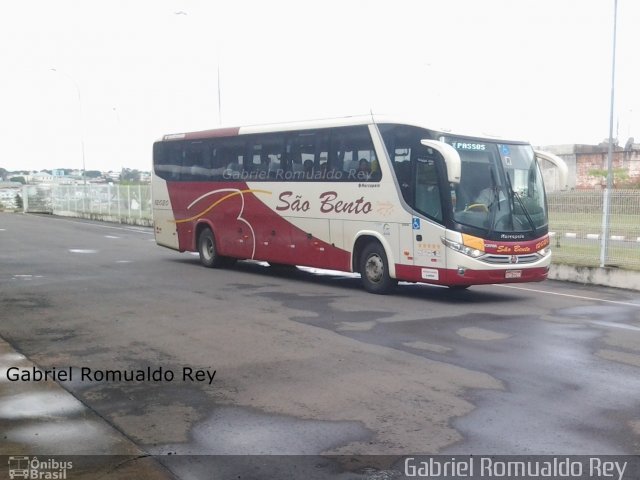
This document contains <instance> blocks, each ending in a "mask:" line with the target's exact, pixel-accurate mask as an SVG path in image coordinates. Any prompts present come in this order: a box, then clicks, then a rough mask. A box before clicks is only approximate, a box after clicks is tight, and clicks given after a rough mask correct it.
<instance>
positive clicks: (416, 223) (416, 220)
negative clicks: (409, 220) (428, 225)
mask: <svg viewBox="0 0 640 480" xmlns="http://www.w3.org/2000/svg"><path fill="white" fill-rule="evenodd" d="M413 229H414V230H420V219H419V218H415V217H414V219H413Z"/></svg>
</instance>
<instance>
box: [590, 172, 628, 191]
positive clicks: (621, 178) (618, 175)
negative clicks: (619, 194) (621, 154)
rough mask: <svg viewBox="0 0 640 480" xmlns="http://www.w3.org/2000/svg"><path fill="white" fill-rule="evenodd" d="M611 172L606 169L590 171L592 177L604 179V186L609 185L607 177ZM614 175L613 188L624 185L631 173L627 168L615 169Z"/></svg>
mask: <svg viewBox="0 0 640 480" xmlns="http://www.w3.org/2000/svg"><path fill="white" fill-rule="evenodd" d="M608 174H609V171H608V170H607V169H606V168H594V169H593V170H589V176H590V177H600V178H601V179H602V182H603V184H606V183H607V175H608ZM611 174H612V175H613V186H614V187H615V186H616V185H618V184H621V183H624V182H626V181H627V180H629V171H628V170H627V169H626V168H614V169H613V170H612V171H611Z"/></svg>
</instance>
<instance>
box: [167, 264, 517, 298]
mask: <svg viewBox="0 0 640 480" xmlns="http://www.w3.org/2000/svg"><path fill="white" fill-rule="evenodd" d="M172 261H175V262H179V263H183V264H191V265H195V266H198V265H199V261H198V257H195V256H192V257H190V258H184V257H183V258H180V259H173V260H172ZM225 271H234V272H239V273H240V272H241V273H247V274H250V275H260V276H262V277H265V278H273V279H284V280H292V281H296V282H305V283H308V284H319V285H323V286H328V287H335V288H336V289H339V290H344V291H345V292H349V295H352V294H353V293H354V292H360V293H361V294H362V295H372V294H370V293H367V292H366V291H365V290H364V289H363V287H362V283H361V280H360V275H359V274H357V273H350V272H339V271H335V270H325V269H320V268H313V267H296V266H293V265H275V266H270V265H269V264H268V263H267V262H258V261H252V260H246V261H238V262H237V263H236V264H235V265H234V266H233V267H227V268H220V269H214V270H212V271H211V273H212V274H215V272H225ZM263 287H265V285H264V284H262V283H261V284H259V285H256V288H263ZM490 288H491V285H477V286H472V287H470V288H468V289H466V290H458V289H451V288H448V287H444V286H440V285H429V284H425V283H408V282H400V284H399V285H398V286H397V287H396V288H395V289H394V290H393V291H392V292H391V293H390V294H389V295H392V296H394V297H403V298H407V299H409V298H412V299H416V300H428V301H436V302H441V303H510V302H519V301H521V300H522V299H524V298H525V297H524V296H523V295H521V294H519V293H517V292H516V291H512V290H509V291H505V289H502V290H501V291H500V293H496V292H494V291H491V290H490ZM380 297H381V298H384V296H380Z"/></svg>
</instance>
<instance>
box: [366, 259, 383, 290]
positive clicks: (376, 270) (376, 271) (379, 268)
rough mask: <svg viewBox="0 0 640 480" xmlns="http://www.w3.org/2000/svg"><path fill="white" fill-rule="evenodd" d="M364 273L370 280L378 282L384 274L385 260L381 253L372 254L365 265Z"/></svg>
mask: <svg viewBox="0 0 640 480" xmlns="http://www.w3.org/2000/svg"><path fill="white" fill-rule="evenodd" d="M364 273H365V275H366V276H367V279H368V280H369V281H370V282H373V283H378V282H380V280H381V279H382V276H383V275H384V262H383V261H382V258H381V257H380V256H379V255H371V256H370V257H369V258H367V261H366V263H365V265H364Z"/></svg>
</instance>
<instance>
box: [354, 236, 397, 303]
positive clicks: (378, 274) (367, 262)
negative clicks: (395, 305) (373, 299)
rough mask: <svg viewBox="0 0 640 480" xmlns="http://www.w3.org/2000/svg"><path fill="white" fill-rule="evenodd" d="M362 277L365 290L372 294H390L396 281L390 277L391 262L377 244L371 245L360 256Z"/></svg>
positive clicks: (372, 243)
mask: <svg viewBox="0 0 640 480" xmlns="http://www.w3.org/2000/svg"><path fill="white" fill-rule="evenodd" d="M360 275H362V285H363V286H364V288H365V290H366V291H368V292H371V293H377V294H381V295H383V294H385V293H388V292H389V291H390V290H391V289H392V288H393V287H394V286H395V285H396V283H397V282H396V280H395V279H393V278H391V277H390V276H389V262H388V261H387V254H386V253H385V252H384V248H382V245H380V244H379V243H377V242H371V243H369V244H368V245H367V246H366V247H365V248H364V250H363V251H362V255H361V256H360Z"/></svg>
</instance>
